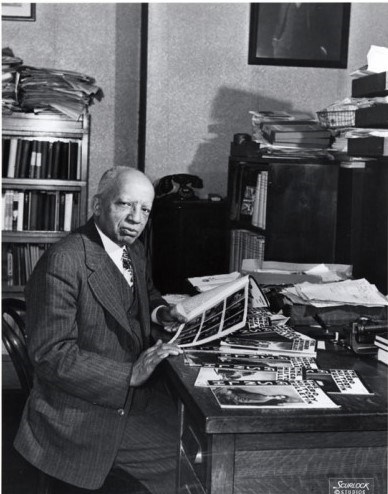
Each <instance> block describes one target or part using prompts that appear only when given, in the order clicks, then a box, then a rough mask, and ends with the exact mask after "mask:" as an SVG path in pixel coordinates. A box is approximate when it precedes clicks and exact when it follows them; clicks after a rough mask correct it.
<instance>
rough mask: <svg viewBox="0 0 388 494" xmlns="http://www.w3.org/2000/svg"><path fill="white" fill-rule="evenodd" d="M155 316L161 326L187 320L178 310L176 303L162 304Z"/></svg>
mask: <svg viewBox="0 0 388 494" xmlns="http://www.w3.org/2000/svg"><path fill="white" fill-rule="evenodd" d="M156 318H157V320H158V322H159V324H162V325H163V326H166V325H172V324H173V323H181V324H182V323H185V322H187V318H186V317H185V316H183V315H182V314H180V313H179V312H178V310H177V308H176V305H169V306H167V305H162V306H161V307H159V309H158V310H157V312H156Z"/></svg>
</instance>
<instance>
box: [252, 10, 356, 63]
mask: <svg viewBox="0 0 388 494" xmlns="http://www.w3.org/2000/svg"><path fill="white" fill-rule="evenodd" d="M349 24H350V3H331V2H327V3H260V4H258V3H253V4H251V13H250V27H249V53H248V64H250V65H284V66H294V67H326V68H342V69H345V68H347V63H348V43H349Z"/></svg>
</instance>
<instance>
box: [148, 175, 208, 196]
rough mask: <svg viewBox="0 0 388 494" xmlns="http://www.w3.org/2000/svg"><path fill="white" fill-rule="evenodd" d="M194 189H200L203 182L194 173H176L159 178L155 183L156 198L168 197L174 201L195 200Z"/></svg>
mask: <svg viewBox="0 0 388 494" xmlns="http://www.w3.org/2000/svg"><path fill="white" fill-rule="evenodd" d="M193 187H194V188H195V189H202V187H203V182H202V180H201V179H200V178H199V177H197V176H196V175H188V174H187V173H178V174H176V175H168V176H166V177H163V178H161V179H160V180H159V181H158V182H157V184H156V185H155V194H156V198H157V199H169V200H175V201H177V200H178V201H184V200H193V199H194V200H195V199H198V197H197V196H196V195H195V191H194V190H193Z"/></svg>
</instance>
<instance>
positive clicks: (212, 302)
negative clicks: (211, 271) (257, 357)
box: [170, 276, 266, 347]
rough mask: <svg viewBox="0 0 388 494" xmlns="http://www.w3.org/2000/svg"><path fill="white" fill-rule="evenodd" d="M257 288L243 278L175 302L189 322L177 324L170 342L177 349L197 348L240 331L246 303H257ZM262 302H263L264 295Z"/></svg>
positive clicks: (246, 307) (249, 280) (245, 313)
mask: <svg viewBox="0 0 388 494" xmlns="http://www.w3.org/2000/svg"><path fill="white" fill-rule="evenodd" d="M254 285H255V286H254ZM253 286H254V289H255V291H254V292H252V287H253ZM257 289H258V287H257V285H256V283H255V282H254V281H253V280H251V279H250V277H249V276H244V277H242V278H239V279H237V280H235V281H232V282H230V283H225V284H223V285H220V286H217V287H216V288H213V289H212V290H208V291H206V292H203V293H199V294H198V295H195V296H193V297H190V298H187V299H185V300H183V301H182V302H180V303H178V304H177V306H176V308H177V310H178V312H180V313H181V314H182V315H183V316H185V317H186V318H187V321H188V322H187V323H185V324H177V325H176V328H175V329H177V332H176V334H175V336H174V337H173V338H172V339H171V340H170V343H175V344H177V345H179V346H180V347H191V346H199V345H203V344H206V343H209V342H211V341H214V340H217V339H219V338H222V337H225V336H227V335H229V334H231V333H233V332H234V331H236V330H238V329H241V328H243V327H244V326H245V325H246V321H247V312H248V301H249V300H252V297H254V298H255V300H257V297H258V294H257ZM263 303H266V300H265V297H264V296H263Z"/></svg>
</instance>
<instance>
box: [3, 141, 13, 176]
mask: <svg viewBox="0 0 388 494" xmlns="http://www.w3.org/2000/svg"><path fill="white" fill-rule="evenodd" d="M10 144H11V139H10V138H9V137H3V138H2V148H1V153H2V162H1V163H2V176H3V177H4V178H5V177H7V176H8V162H9V148H10Z"/></svg>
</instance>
